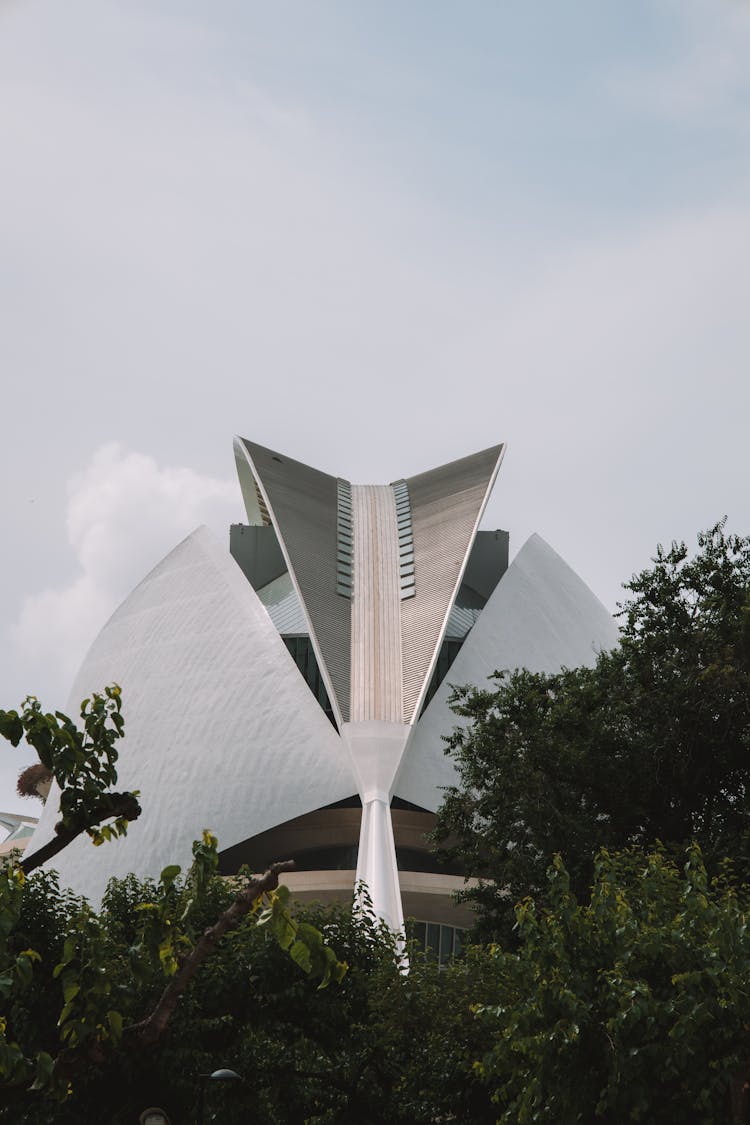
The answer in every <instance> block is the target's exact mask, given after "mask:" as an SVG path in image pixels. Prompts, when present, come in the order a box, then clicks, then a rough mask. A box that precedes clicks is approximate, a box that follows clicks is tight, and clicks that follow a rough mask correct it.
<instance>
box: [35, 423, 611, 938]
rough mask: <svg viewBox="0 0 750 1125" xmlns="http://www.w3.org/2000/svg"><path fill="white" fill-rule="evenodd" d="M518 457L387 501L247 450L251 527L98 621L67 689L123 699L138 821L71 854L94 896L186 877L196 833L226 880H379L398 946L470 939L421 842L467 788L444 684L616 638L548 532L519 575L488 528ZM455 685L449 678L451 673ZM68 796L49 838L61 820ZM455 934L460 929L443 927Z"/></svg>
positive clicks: (387, 493) (74, 703)
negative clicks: (459, 774) (275, 868)
mask: <svg viewBox="0 0 750 1125" xmlns="http://www.w3.org/2000/svg"><path fill="white" fill-rule="evenodd" d="M503 451H504V447H503V446H501V445H499V446H496V447H493V448H491V449H487V450H484V451H482V452H481V453H476V454H473V455H472V456H469V457H464V458H462V459H461V460H459V461H454V462H452V463H451V464H449V465H444V466H442V467H440V468H438V469H433V470H431V471H429V472H425V473H421V474H420V475H418V476H414V477H410V478H408V479H402V480H397V481H394V482H393V483H391V484H387V485H355V484H351V483H350V482H349V481H348V480H345V479H344V478H342V477H334V476H330V475H328V474H327V473H323V472H319V471H318V470H316V469H313V468H310V467H309V466H308V465H303V464H301V463H300V462H298V461H294V460H292V459H291V458H289V457H287V456H285V455H283V454H280V453H276V452H273V451H272V450H270V449H265V448H263V447H262V446H259V445H256V444H254V443H252V442H250V441H246V440H244V439H237V440H236V442H235V453H236V461H237V469H238V474H239V482H240V487H241V490H242V495H243V498H244V502H245V508H246V510H247V524H241V525H237V526H235V527H233V528H232V529H231V535H230V548H231V551H230V552H227V551H226V550H225V548H224V547H223V545H222V544H220V543H219V542H217V541H216V539H215V538H214V537H213V536H212V535H211V533H209V531H208V530H207V529H206V528H203V527H201V528H198V529H197V530H196V531H194V532H193V533H192V534H191V535H190V536H188V538H187V539H185V540H184V542H182V543H180V544H179V545H178V546H177V547H175V549H174V550H173V551H172V552H171V553H170V554H169V555H167V557H166V558H165V559H163V560H162V562H160V563H159V564H158V566H156V567H155V569H154V570H153V571H152V572H151V573H150V574H149V575H147V576H146V577H145V578H144V579H143V581H142V582H141V583H140V584H139V585H138V586H137V587H136V588H135V589H134V590H133V592H132V593H131V594H130V595H129V596H128V597H127V598H126V600H125V601H124V602H123V604H122V605H121V606H120V608H119V609H118V610H117V611H116V612H115V613H114V614H113V616H112V617H111V619H110V620H109V621H108V622H107V624H106V625H105V626H104V628H103V629H102V631H101V633H100V634H99V636H98V637H97V639H96V641H95V642H94V644H93V646H92V648H91V650H90V651H89V653H88V655H87V657H86V659H85V661H84V663H83V666H82V668H81V670H80V672H79V674H78V676H77V678H76V681H75V684H74V686H73V690H72V693H71V697H70V709H71V713H77V708H78V705H79V702H80V700H81V699H82V698H84V697H85V696H86V695H88V694H90V693H91V692H92V691H94V690H101V688H102V687H103V686H104V685H105V684H108V683H111V682H113V681H116V682H118V683H119V684H120V685H121V686H122V689H123V700H124V715H125V723H126V726H125V730H126V734H125V738H124V740H123V742H122V743H121V750H120V761H119V767H118V768H119V781H118V787H120V788H132V789H139V790H140V792H141V803H142V806H143V814H142V817H141V819H140V820H138V821H137V822H136V823H135V824H133V825H132V826H131V829H130V831H129V833H128V836H127V837H126V838H125V839H124V840H121V841H117V842H115V843H111V844H108V845H107V846H106V847H105V848H103V849H101V850H97V851H95V852H94V851H93V850H92V849H91V846H90V844H89V843H88V841H87V840H85V839H82V840H79V841H77V842H76V843H75V844H74V845H72V846H71V847H70V848H68V849H66V851H65V852H63V853H62V854H61V855H60V856H59V857H56V860H55V864H56V865H57V867H58V869H59V870H60V873H61V875H62V877H63V879H64V880H65V881H66V882H67V883H69V884H70V885H71V886H73V888H74V889H76V890H78V891H81V892H84V893H86V894H88V895H89V896H91V897H92V898H93V899H97V898H98V897H99V896H100V895H101V893H102V892H103V890H104V887H105V885H106V882H107V880H108V878H109V877H110V876H112V875H124V874H126V873H127V872H130V871H134V872H136V873H137V874H138V875H140V876H146V875H158V873H159V871H160V869H161V868H162V867H163V866H164V865H165V864H167V863H173V862H177V863H181V864H183V865H187V864H188V863H189V862H190V857H191V850H190V848H191V842H192V841H193V839H195V838H196V837H197V836H198V835H199V834H200V832H201V830H202V829H203V828H210V829H211V830H212V831H214V832H215V833H216V835H217V836H218V837H219V841H220V847H221V864H222V870H223V871H225V872H226V873H231V872H233V871H236V870H237V869H238V867H239V866H240V865H242V864H248V865H249V866H250V867H251V868H252V869H253V870H256V871H257V870H262V869H263V868H264V867H265V866H266V865H267V864H268V863H269V862H272V861H273V860H277V859H287V858H294V859H295V860H296V862H297V866H298V871H297V872H295V873H294V874H292V875H291V876H290V877H289V879H288V882H289V884H290V886H292V889H293V890H294V891H295V893H296V894H297V895H298V896H299V897H301V898H303V899H305V898H307V899H312V898H315V899H322V900H330V899H336V898H339V899H344V898H351V894H352V890H353V887H354V884H355V880H364V881H365V882H366V883H367V885H368V887H369V891H370V895H371V898H372V900H373V903H374V906H375V909H376V911H377V913H378V914H379V915H380V916H381V917H382V918H383V919H385V920H386V921H387V923H388V924H389V925H390V926H391V927H392V928H393V929H395V930H398V929H400V928H401V927H402V925H403V919H404V917H405V916H407V917H408V916H411V917H414V918H417V919H420V920H421V921H423V922H425V923H429V924H431V925H433V926H435V925H438V924H440V923H442V924H444V925H445V926H447V927H456V926H461V925H463V924H465V923H466V921H467V916H466V908H458V907H455V906H454V905H453V903H452V899H451V894H452V892H453V891H454V890H456V889H458V888H459V887H461V886H463V882H464V881H463V878H462V875H461V873H460V872H457V871H455V870H449V869H446V868H445V867H441V866H440V865H439V864H438V863H437V861H436V860H435V858H434V857H433V856H432V855H431V854H430V850H429V845H428V844H427V842H426V840H425V833H426V832H427V831H429V829H430V828H431V826H432V824H433V822H434V813H435V811H436V809H437V808H438V806H439V805H440V802H441V787H443V786H446V785H449V784H451V782H452V781H453V778H454V774H453V767H452V764H451V762H450V760H449V759H448V758H447V757H446V756H445V754H444V743H443V741H442V737H441V736H442V735H443V734H445V733H447V732H448V731H450V730H451V728H452V727H453V726H454V725H455V724H456V722H457V721H458V720H457V718H456V716H455V715H454V714H453V713H452V711H451V710H450V708H449V706H448V702H447V701H448V698H449V695H450V684H451V683H457V684H464V683H475V684H482V683H484V682H486V680H487V677H488V676H490V675H491V674H492V673H493V672H494V671H495V670H497V669H510V668H515V667H527V668H530V669H532V670H534V671H555V670H557V669H558V668H560V667H561V666H563V665H565V666H569V667H572V666H577V665H580V664H590V663H593V661H594V660H595V658H596V655H597V653H598V652H599V651H600V650H601V649H604V648H610V647H612V646H613V645H614V644H615V643H616V628H615V624H614V622H613V620H612V618H611V616H610V615H609V613H608V612H607V611H606V609H605V608H604V607H603V606H602V605H601V603H600V602H599V601H598V600H597V599H596V598H595V597H594V595H593V594H592V593H591V591H590V590H589V589H588V588H587V587H586V586H585V584H584V583H583V582H582V581H581V580H580V579H579V578H578V577H577V576H576V575H575V574H574V573H573V571H572V570H571V569H570V568H569V567H568V566H567V565H566V564H565V563H564V562H563V560H562V559H561V558H560V557H559V556H558V555H557V554H555V552H554V551H553V550H552V549H551V548H550V547H549V546H547V544H546V543H545V542H544V541H543V540H542V539H540V538H539V537H538V536H536V535H533V536H532V537H531V538H530V539H529V540H528V541H527V542H526V543H525V544H524V546H523V547H522V548H521V550H520V551H519V552H518V554H517V556H516V557H515V559H514V561H513V563H512V564H511V565H510V566H508V536H507V534H506V533H505V532H502V531H479V523H480V520H481V517H482V513H483V511H484V508H485V505H486V502H487V499H488V496H489V494H490V491H491V489H492V487H493V484H494V481H495V477H496V475H497V472H498V469H499V467H500V463H501V461H502V456H503ZM449 669H450V673H449V674H448V675H446V674H447V673H448V670H449ZM56 806H57V801H56V800H55V791H54V789H53V792H52V794H51V795H50V798H49V799H48V801H47V804H46V807H45V809H44V813H43V816H42V818H41V822H40V825H39V828H38V830H37V833H36V839H35V840H34V846H35V845H36V844H37V843H43V842H44V840H45V839H46V838H48V836H49V835H50V834H51V832H52V830H53V825H54V822H55V820H56V819H57V808H56ZM446 933H449V931H447V930H446Z"/></svg>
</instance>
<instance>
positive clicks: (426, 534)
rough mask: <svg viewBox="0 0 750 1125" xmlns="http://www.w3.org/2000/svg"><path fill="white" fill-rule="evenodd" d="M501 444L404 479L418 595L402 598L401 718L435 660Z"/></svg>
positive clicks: (407, 717)
mask: <svg viewBox="0 0 750 1125" xmlns="http://www.w3.org/2000/svg"><path fill="white" fill-rule="evenodd" d="M502 452H503V447H502V445H498V446H493V447H492V448H491V449H485V450H483V451H482V452H481V453H475V454H473V455H472V456H470V457H463V458H461V460H459V461H453V462H451V463H450V464H448V465H443V466H441V467H440V468H439V469H433V470H431V471H430V472H428V473H421V474H420V475H419V476H415V477H410V478H409V479H408V480H407V482H406V483H407V486H408V490H409V497H410V500H411V520H412V529H413V534H414V564H415V570H416V579H417V583H416V595H415V597H413V598H410V599H408V600H406V601H402V602H401V644H402V653H403V677H404V681H403V682H404V694H403V709H404V722H412V721H413V720H414V716H415V712H416V708H417V705H418V703H419V700H420V696H421V694H422V690H423V688H424V686H425V684H426V682H427V680H428V679H429V676H430V674H431V671H432V666H433V663H434V661H435V659H436V658H437V653H438V649H439V646H440V644H441V642H442V639H443V632H444V629H445V625H446V622H447V619H448V614H449V613H450V609H451V606H452V604H453V601H454V598H455V594H456V590H457V588H458V583H459V580H460V577H461V574H462V572H463V569H464V567H465V565H466V559H467V557H468V553H469V551H470V550H471V545H472V543H473V540H474V534H475V532H476V528H477V524H478V521H479V517H480V515H481V513H482V510H483V507H484V504H485V501H486V498H487V495H488V490H489V488H490V485H491V484H492V481H493V480H494V476H495V473H496V472H497V468H498V465H499V462H500V458H501V456H502Z"/></svg>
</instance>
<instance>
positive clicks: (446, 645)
mask: <svg viewBox="0 0 750 1125" xmlns="http://www.w3.org/2000/svg"><path fill="white" fill-rule="evenodd" d="M463 643H464V642H463V638H460V639H453V638H449V639H448V640H447V641H443V643H442V645H441V646H440V652H439V653H438V658H437V664H436V665H435V669H434V671H433V673H432V679H431V680H430V686H429V687H428V688H427V692H426V694H425V697H424V703H423V704H422V710H423V711H424V709H425V707H426V706H427V704H428V703H429V702H430V700H431V699H432V697H433V695H434V694H435V692H436V691H437V689H438V688H439V687H440V685H441V684H442V682H443V680H444V679H445V677H446V676H447V675H448V669H449V668H450V666H451V664H452V663H453V661H454V660H455V659H456V657H457V656H458V653H459V651H460V649H461V645H462V644H463Z"/></svg>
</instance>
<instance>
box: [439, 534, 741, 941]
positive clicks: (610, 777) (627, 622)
mask: <svg viewBox="0 0 750 1125" xmlns="http://www.w3.org/2000/svg"><path fill="white" fill-rule="evenodd" d="M698 542H699V550H698V552H697V553H696V554H695V555H694V556H693V557H692V558H691V557H689V555H688V551H687V548H686V546H685V544H684V543H680V544H673V545H672V547H671V548H670V549H669V550H665V549H663V548H659V550H658V553H657V555H656V557H655V559H654V560H653V563H654V565H653V566H652V567H651V568H649V569H647V570H644V571H643V572H642V573H641V574H638V575H636V576H635V577H633V578H632V579H631V581H630V582H628V583H626V586H625V588H626V589H627V590H628V591H629V592H630V595H631V596H630V598H629V599H628V600H627V601H626V602H625V603H624V606H623V607H622V614H621V618H622V636H621V644H620V646H619V647H618V648H616V649H615V650H614V651H612V652H607V653H602V654H600V656H599V658H598V660H597V662H596V664H595V666H594V667H593V668H577V669H570V670H562V671H561V672H559V673H557V674H555V675H545V674H534V673H531V672H527V671H522V670H518V671H513V670H507V671H506V670H502V669H501V670H499V671H498V672H497V673H496V675H495V678H494V685H493V686H492V687H491V688H465V689H461V690H460V691H459V692H458V693H457V695H456V700H455V708H456V711H457V713H458V714H459V715H460V716H462V717H463V718H464V719H465V720H466V724H465V725H464V726H462V727H461V728H457V729H456V730H455V731H454V733H453V735H452V736H451V738H450V739H449V744H448V749H449V752H450V753H452V754H453V756H454V759H455V762H456V765H457V768H458V774H459V782H458V784H457V785H456V786H455V787H454V788H452V789H450V790H448V792H447V794H446V798H445V802H444V804H443V807H442V809H441V811H440V814H439V823H438V832H437V835H438V838H440V839H443V840H445V839H447V838H448V837H450V836H453V837H454V838H456V839H457V841H458V843H457V848H456V849H455V850H456V851H457V853H458V854H459V855H460V857H461V859H462V860H463V862H464V863H465V864H466V867H467V869H468V871H469V873H470V874H472V875H474V876H479V877H482V878H484V880H485V882H484V883H483V885H482V886H481V887H480V888H479V889H478V890H477V891H475V892H473V893H472V897H474V898H475V900H476V901H477V903H478V905H479V908H480V913H481V915H482V918H483V923H484V933H485V934H488V935H496V936H500V935H502V936H504V938H505V939H506V940H509V939H510V933H511V927H512V925H513V922H514V918H513V906H514V903H515V902H516V901H517V900H518V899H519V898H521V897H523V896H524V895H526V894H528V893H530V892H531V893H536V892H538V891H539V890H540V888H541V887H542V886H543V883H544V873H545V871H546V868H547V865H548V864H549V862H550V859H551V857H552V855H553V854H554V853H556V852H562V853H563V855H564V856H565V861H566V865H567V867H568V870H569V872H570V877H571V880H572V883H573V886H574V888H575V889H576V890H577V891H579V892H585V891H586V889H587V888H588V886H589V885H590V882H591V878H592V874H593V857H594V854H595V852H596V850H597V849H598V848H599V847H601V846H606V847H608V848H611V849H617V848H623V847H627V846H629V845H634V844H635V845H638V846H641V847H649V846H651V845H652V844H654V843H655V842H656V841H659V840H660V841H663V842H665V843H667V844H669V845H674V846H675V847H677V848H681V847H683V846H684V845H685V844H686V843H687V842H688V841H690V840H692V839H695V840H697V841H699V842H700V845H701V847H702V849H703V852H704V854H705V857H706V861H707V863H708V864H709V866H710V867H711V868H713V866H714V865H715V864H716V863H717V862H718V861H719V860H721V859H722V858H723V857H725V856H730V857H732V859H733V861H734V863H735V866H736V870H737V871H738V873H739V874H740V875H741V876H742V877H744V878H748V877H749V876H750V835H749V833H748V829H749V828H750V799H749V798H750V792H749V789H748V785H749V782H750V704H749V702H748V701H749V700H750V539H747V538H741V537H739V536H735V535H726V534H725V532H724V528H723V525H722V524H719V525H717V526H716V527H714V528H713V529H712V530H711V531H709V532H707V533H705V534H703V535H701V536H700V537H699V541H698Z"/></svg>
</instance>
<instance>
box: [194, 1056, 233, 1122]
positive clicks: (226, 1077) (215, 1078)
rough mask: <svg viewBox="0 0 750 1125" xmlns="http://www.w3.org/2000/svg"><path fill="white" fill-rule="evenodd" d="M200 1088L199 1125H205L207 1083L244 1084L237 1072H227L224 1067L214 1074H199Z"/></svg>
mask: <svg viewBox="0 0 750 1125" xmlns="http://www.w3.org/2000/svg"><path fill="white" fill-rule="evenodd" d="M198 1077H199V1079H200V1087H199V1090H198V1125H203V1107H204V1102H205V1097H206V1083H207V1082H242V1081H244V1080H243V1078H242V1076H241V1075H240V1074H238V1073H237V1071H236V1070H227V1068H226V1067H222V1068H221V1069H220V1070H215V1071H214V1072H213V1074H199V1075H198Z"/></svg>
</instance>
